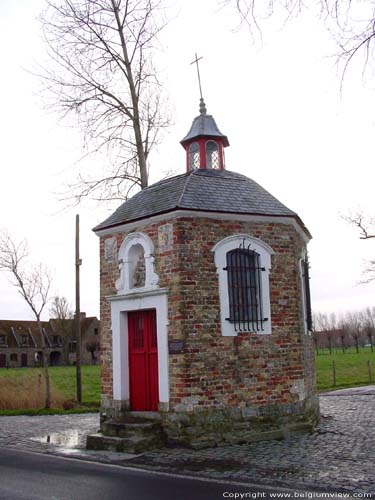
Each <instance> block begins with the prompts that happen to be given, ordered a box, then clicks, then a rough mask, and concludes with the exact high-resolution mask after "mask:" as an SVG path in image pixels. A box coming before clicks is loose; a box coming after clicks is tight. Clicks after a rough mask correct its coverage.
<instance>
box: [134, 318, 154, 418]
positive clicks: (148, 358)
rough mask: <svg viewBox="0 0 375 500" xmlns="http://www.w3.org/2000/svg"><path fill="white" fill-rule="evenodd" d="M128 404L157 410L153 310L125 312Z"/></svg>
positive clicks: (135, 408)
mask: <svg viewBox="0 0 375 500" xmlns="http://www.w3.org/2000/svg"><path fill="white" fill-rule="evenodd" d="M128 331H129V382H130V408H131V410H133V411H157V410H158V403H159V382H158V344H157V335H156V311H155V310H150V311H134V312H129V313H128Z"/></svg>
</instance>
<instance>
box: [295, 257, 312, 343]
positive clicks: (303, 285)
mask: <svg viewBox="0 0 375 500" xmlns="http://www.w3.org/2000/svg"><path fill="white" fill-rule="evenodd" d="M306 257H307V248H304V249H303V250H302V252H301V257H300V259H299V260H298V268H299V278H300V285H301V297H302V318H303V331H304V333H305V335H312V332H311V331H310V330H309V329H308V328H307V316H306V312H307V308H306V289H305V280H304V274H303V266H302V262H303V261H304V260H305V259H306Z"/></svg>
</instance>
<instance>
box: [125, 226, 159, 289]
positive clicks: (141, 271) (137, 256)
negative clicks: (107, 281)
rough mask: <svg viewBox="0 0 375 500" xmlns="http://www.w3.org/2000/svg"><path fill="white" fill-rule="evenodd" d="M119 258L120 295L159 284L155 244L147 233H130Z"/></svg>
mask: <svg viewBox="0 0 375 500" xmlns="http://www.w3.org/2000/svg"><path fill="white" fill-rule="evenodd" d="M118 260H119V270H120V277H119V279H118V280H117V281H116V290H117V293H118V294H119V295H120V294H124V293H129V292H136V291H140V290H143V289H149V288H156V287H157V286H158V283H159V276H158V275H157V274H156V273H155V270H154V244H153V243H152V240H151V238H150V237H149V236H147V234H144V233H140V232H136V233H130V234H128V236H126V238H125V239H124V241H123V242H122V244H121V247H120V250H119V253H118Z"/></svg>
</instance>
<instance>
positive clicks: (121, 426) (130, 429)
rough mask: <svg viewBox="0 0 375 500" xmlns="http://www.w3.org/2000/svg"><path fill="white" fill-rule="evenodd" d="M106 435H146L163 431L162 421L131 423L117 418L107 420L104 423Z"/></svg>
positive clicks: (104, 433) (103, 430)
mask: <svg viewBox="0 0 375 500" xmlns="http://www.w3.org/2000/svg"><path fill="white" fill-rule="evenodd" d="M102 432H103V435H104V436H117V437H128V436H129V437H130V436H131V435H142V436H146V435H149V434H151V433H154V434H155V433H159V434H160V433H161V427H160V423H158V422H146V423H144V422H141V423H138V422H137V423H135V422H134V423H133V422H131V423H129V422H122V421H117V420H115V419H114V420H107V421H106V422H104V423H103V429H102Z"/></svg>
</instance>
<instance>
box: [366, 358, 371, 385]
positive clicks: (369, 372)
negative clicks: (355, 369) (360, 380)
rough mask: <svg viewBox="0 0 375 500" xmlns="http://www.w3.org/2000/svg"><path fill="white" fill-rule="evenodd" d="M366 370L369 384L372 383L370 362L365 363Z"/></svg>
mask: <svg viewBox="0 0 375 500" xmlns="http://www.w3.org/2000/svg"><path fill="white" fill-rule="evenodd" d="M367 368H368V378H369V380H370V382H371V381H372V371H371V362H370V360H368V361H367Z"/></svg>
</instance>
